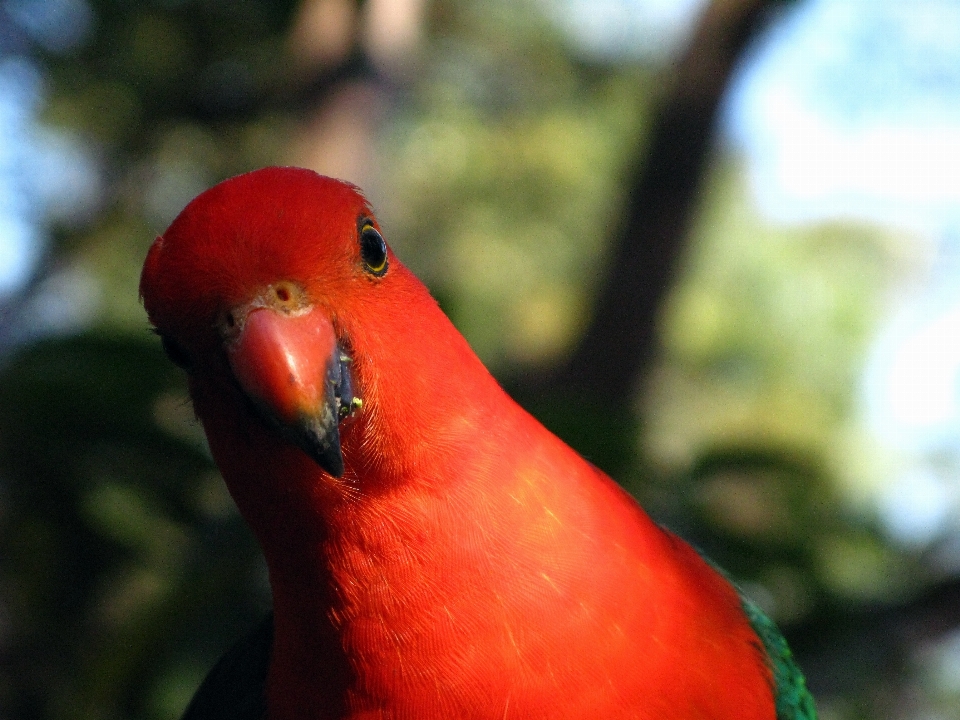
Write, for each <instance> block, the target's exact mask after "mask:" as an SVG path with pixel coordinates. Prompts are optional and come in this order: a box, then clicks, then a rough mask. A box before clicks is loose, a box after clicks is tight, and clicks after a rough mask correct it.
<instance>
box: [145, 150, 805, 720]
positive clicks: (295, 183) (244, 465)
mask: <svg viewBox="0 0 960 720" xmlns="http://www.w3.org/2000/svg"><path fill="white" fill-rule="evenodd" d="M140 292H141V296H142V299H143V303H144V306H145V308H146V311H147V313H148V315H149V318H150V321H151V323H152V324H153V326H154V328H155V330H156V332H157V333H158V334H159V336H160V338H161V340H162V344H163V346H164V348H165V350H166V351H167V353H168V355H169V356H170V357H171V359H172V360H173V361H174V362H176V363H177V364H178V365H181V366H182V367H183V368H184V369H185V370H186V372H187V375H188V379H189V387H190V394H191V397H192V400H193V405H194V408H195V411H196V414H197V417H198V418H199V419H200V421H201V423H202V424H203V427H204V430H205V431H206V434H207V438H208V440H209V443H210V449H211V451H212V453H213V457H214V459H215V461H216V463H217V465H218V466H219V468H220V470H221V472H222V474H223V477H224V480H225V481H226V483H227V486H228V487H229V490H230V493H231V495H232V496H233V498H234V500H235V501H236V504H237V506H238V507H239V509H240V512H241V513H242V514H243V516H244V518H245V519H246V521H247V522H248V523H249V525H250V527H251V528H252V530H253V532H254V534H255V535H256V537H257V539H258V541H259V543H260V545H261V546H262V548H263V552H264V555H265V557H266V562H267V566H268V568H269V573H270V585H271V590H272V594H273V615H272V620H268V621H267V623H266V624H265V625H264V626H263V627H262V628H261V629H260V630H259V631H258V632H257V633H255V634H254V635H253V636H252V637H251V638H250V639H248V640H247V641H246V642H244V643H241V644H240V645H238V646H237V647H236V648H235V649H234V650H233V651H231V652H230V653H229V654H228V655H227V656H225V658H224V659H223V660H222V661H221V662H220V663H219V664H218V665H217V666H216V667H215V668H214V670H213V671H212V672H211V674H210V676H208V678H207V680H206V681H205V682H204V684H203V685H202V686H201V689H200V690H199V691H198V694H197V695H196V696H195V698H194V700H193V702H192V704H191V706H190V707H189V708H188V710H187V715H186V716H185V717H187V718H191V720H199V719H201V718H214V717H217V718H219V717H223V718H228V717H229V718H234V719H237V718H260V717H264V715H265V716H266V717H268V718H269V720H294V719H296V720H314V719H320V718H355V719H359V718H364V719H370V720H373V719H387V718H390V719H392V720H401V719H410V720H430V719H432V718H437V719H439V718H444V719H449V718H476V719H477V720H480V719H490V720H493V719H496V720H501V719H502V718H556V719H560V718H563V719H566V720H572V719H574V718H604V719H605V720H611V719H613V718H641V719H645V720H671V719H678V720H679V719H683V720H691V719H694V718H704V719H706V718H711V719H714V720H733V719H734V718H736V719H737V720H773V719H774V718H778V719H779V720H786V719H787V718H790V719H792V720H801V719H802V720H812V719H813V718H814V717H815V711H814V708H813V701H812V699H811V698H810V695H809V693H808V692H807V690H806V687H805V684H804V680H803V676H802V675H801V674H800V671H799V670H798V669H797V667H796V665H795V664H794V662H793V660H792V658H791V655H790V651H789V650H788V649H787V646H786V643H785V642H784V641H783V638H782V637H781V636H780V634H779V633H778V632H777V630H776V628H775V627H774V626H773V625H772V623H771V622H770V621H769V620H768V619H767V618H765V617H764V616H763V615H762V613H760V611H759V610H757V609H756V607H755V606H754V605H752V604H751V603H749V602H748V601H747V600H745V599H744V598H742V597H741V596H740V595H739V594H738V592H737V590H736V589H735V588H734V587H733V586H732V585H731V584H730V583H729V582H728V581H727V580H726V579H725V578H724V577H723V576H722V575H721V574H720V573H719V572H718V571H716V570H715V569H714V568H713V567H712V566H711V565H710V564H709V563H708V562H706V561H705V560H703V559H702V558H701V557H700V556H699V555H698V554H697V553H696V552H695V551H694V550H693V549H692V548H691V547H690V546H689V545H687V544H686V543H684V542H683V541H682V540H680V539H678V538H677V537H675V536H674V535H672V534H671V533H669V532H668V531H666V530H665V529H663V528H662V527H659V526H658V525H657V524H656V523H654V522H653V521H652V520H651V519H650V518H649V517H648V516H647V515H646V513H645V512H644V511H643V510H642V509H641V508H640V507H639V506H638V505H637V503H636V502H635V501H634V500H633V499H632V498H630V497H629V496H628V495H627V494H626V493H625V492H624V491H623V490H621V489H620V487H619V486H618V485H617V484H616V483H614V482H613V481H612V480H611V479H610V478H608V477H607V476H606V475H604V474H603V473H602V472H601V471H599V470H598V469H597V468H596V467H594V466H593V465H591V464H590V463H589V462H587V461H585V460H584V459H583V458H581V457H580V456H579V455H577V453H576V452H574V451H573V450H572V449H570V448H569V447H568V446H567V445H565V444H564V443H563V442H562V441H561V440H559V439H558V438H557V437H555V436H554V435H552V434H551V433H550V432H549V431H547V430H546V429H545V428H544V427H543V426H542V425H540V423H539V422H537V421H536V420H535V419H534V418H533V417H531V416H530V415H529V414H527V412H525V411H524V410H523V409H522V408H521V407H520V406H518V405H517V404H516V403H515V402H514V401H513V400H512V399H511V398H510V397H509V396H508V395H507V394H506V393H505V392H504V391H503V390H502V389H501V388H500V386H499V385H498V384H497V382H496V381H495V380H494V378H493V377H492V376H491V375H490V373H489V372H488V371H487V370H486V368H485V367H484V366H483V364H482V363H481V362H480V360H479V359H478V358H477V357H476V355H475V354H474V353H473V351H472V350H471V349H470V347H469V345H468V344H467V342H466V341H465V340H464V338H463V337H462V336H461V335H460V333H458V332H457V330H456V329H455V328H454V326H453V325H452V324H451V323H450V321H449V320H448V319H447V317H446V316H445V315H444V314H443V312H442V311H441V310H440V309H439V307H438V306H437V304H436V302H435V301H434V300H433V299H432V298H431V296H430V294H429V292H428V291H427V290H426V288H425V287H424V286H423V285H422V284H421V283H420V281H419V280H417V278H416V277H414V275H413V274H412V273H411V272H410V271H409V270H407V268H405V267H404V266H403V265H402V264H401V263H400V261H399V260H398V259H397V258H396V256H395V255H394V254H393V252H392V251H391V250H390V249H389V248H388V246H387V245H386V243H385V242H384V240H383V236H382V234H381V229H380V226H379V224H378V222H377V220H376V218H375V217H374V215H373V213H372V211H371V209H370V206H369V204H368V203H367V202H366V200H365V199H364V197H363V195H362V194H361V192H360V191H359V190H358V189H357V188H356V187H354V186H352V185H350V184H348V183H344V182H340V181H338V180H333V179H331V178H327V177H323V176H320V175H317V174H315V173H313V172H311V171H308V170H302V169H296V168H266V169H263V170H258V171H256V172H252V173H248V174H245V175H241V176H238V177H235V178H232V179H230V180H227V181H225V182H223V183H221V184H219V185H217V186H215V187H213V188H211V189H209V190H207V191H206V192H204V193H202V194H201V195H200V196H198V197H197V198H196V199H194V200H193V201H192V202H191V203H190V204H189V205H187V207H186V208H185V209H184V210H183V211H182V212H181V213H180V215H179V216H178V217H177V218H176V219H175V220H174V221H173V223H172V224H171V226H170V227H169V229H168V230H167V231H166V232H165V233H164V234H163V235H162V236H161V237H158V238H157V239H156V241H155V242H154V244H153V246H152V247H151V248H150V251H149V254H148V256H147V259H146V263H145V265H144V269H143V275H142V278H141V284H140Z"/></svg>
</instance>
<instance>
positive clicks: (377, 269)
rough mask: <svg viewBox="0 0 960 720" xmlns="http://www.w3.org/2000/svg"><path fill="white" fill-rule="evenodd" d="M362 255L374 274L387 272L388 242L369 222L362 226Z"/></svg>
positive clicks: (369, 269) (364, 262) (367, 267)
mask: <svg viewBox="0 0 960 720" xmlns="http://www.w3.org/2000/svg"><path fill="white" fill-rule="evenodd" d="M360 257H362V258H363V264H364V265H365V266H366V269H367V271H368V272H369V273H371V274H372V275H375V276H376V277H380V276H381V275H383V274H384V273H385V272H387V244H386V243H385V242H384V241H383V237H382V236H381V235H380V233H378V232H377V229H376V228H375V227H374V226H373V225H371V224H370V223H369V222H365V223H363V226H362V227H361V228H360Z"/></svg>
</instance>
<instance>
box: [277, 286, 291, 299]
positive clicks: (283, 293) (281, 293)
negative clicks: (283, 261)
mask: <svg viewBox="0 0 960 720" xmlns="http://www.w3.org/2000/svg"><path fill="white" fill-rule="evenodd" d="M276 293H277V300H279V301H280V302H283V303H285V302H290V291H289V290H288V289H287V288H285V287H283V286H281V287H278V288H277V289H276Z"/></svg>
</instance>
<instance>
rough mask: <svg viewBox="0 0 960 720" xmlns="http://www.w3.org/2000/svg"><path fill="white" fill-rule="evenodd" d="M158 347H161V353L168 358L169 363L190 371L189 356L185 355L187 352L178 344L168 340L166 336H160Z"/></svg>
mask: <svg viewBox="0 0 960 720" xmlns="http://www.w3.org/2000/svg"><path fill="white" fill-rule="evenodd" d="M160 345H161V346H162V347H163V351H164V352H165V353H166V354H167V357H168V358H170V362H172V363H173V364H174V365H176V366H177V367H181V368H183V369H184V370H189V369H190V364H191V363H190V356H189V355H187V351H186V350H184V349H183V346H182V345H180V343H178V342H177V341H176V340H172V339H170V338H169V337H167V336H166V335H161V336H160Z"/></svg>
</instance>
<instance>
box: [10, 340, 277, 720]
mask: <svg viewBox="0 0 960 720" xmlns="http://www.w3.org/2000/svg"><path fill="white" fill-rule="evenodd" d="M0 478H2V481H3V488H4V495H3V515H4V521H3V525H2V529H0V533H2V535H0V543H2V546H3V547H4V548H5V558H6V560H5V562H4V566H3V586H2V587H3V594H2V602H3V604H4V605H5V606H6V607H7V609H8V612H9V613H10V615H11V617H13V618H15V619H16V622H15V624H14V625H13V627H12V629H11V631H12V633H13V635H12V637H10V638H8V644H9V645H10V646H12V650H13V652H12V656H11V657H10V658H8V661H7V662H5V663H4V666H3V671H2V673H3V674H2V677H0V688H3V693H4V697H3V698H2V703H3V705H4V707H5V708H6V709H7V711H8V712H10V713H11V714H12V716H14V717H19V718H25V719H29V718H77V719H80V718H110V717H117V718H120V717H129V718H168V717H174V716H176V715H177V714H178V713H179V712H180V711H181V710H182V707H183V704H184V703H185V702H186V699H187V698H188V697H189V694H190V693H191V692H192V690H193V688H195V687H196V685H197V683H198V682H199V680H200V678H201V677H202V674H203V673H204V672H205V668H207V667H209V665H210V664H212V662H213V660H214V659H215V658H216V656H217V655H218V654H219V651H220V649H221V648H222V647H224V646H226V645H227V644H229V642H230V640H231V639H232V638H233V637H235V636H236V635H237V634H238V633H239V632H240V630H241V629H242V628H244V627H246V626H248V625H250V624H252V622H253V621H254V619H255V618H257V617H258V616H259V615H260V614H261V613H262V612H263V610H264V609H265V607H267V606H268V594H267V591H266V587H265V578H264V570H263V569H262V567H261V563H260V560H259V554H258V551H257V549H256V545H255V543H254V541H253V540H252V538H251V537H250V535H249V532H248V531H247V530H246V527H245V526H244V525H243V524H242V522H241V521H240V519H239V516H238V515H237V514H236V512H235V510H234V509H233V505H232V502H231V500H230V498H229V496H227V494H226V490H225V489H224V487H223V484H222V481H221V480H220V478H219V476H218V475H217V473H216V471H215V469H214V468H213V466H212V463H211V461H210V459H209V457H208V455H207V453H206V450H205V446H204V444H203V441H202V439H201V435H200V431H199V428H198V427H197V424H196V421H195V420H194V419H193V418H192V411H191V410H190V407H189V403H188V400H187V398H186V395H185V392H184V388H183V383H182V378H181V377H180V374H179V373H178V372H176V371H175V369H172V368H171V366H170V364H169V362H168V361H167V360H166V358H164V357H163V356H162V354H161V353H160V351H159V347H158V343H155V342H150V343H147V342H146V341H145V340H136V339H132V338H124V337H105V336H99V335H87V336H82V337H78V338H71V339H66V340H50V341H46V342H43V343H40V344H38V345H35V346H34V347H31V348H29V349H27V350H25V351H23V352H21V353H20V354H18V355H17V356H16V357H15V358H13V359H12V360H11V361H9V362H8V363H7V364H6V365H5V367H4V368H3V370H2V372H0Z"/></svg>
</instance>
